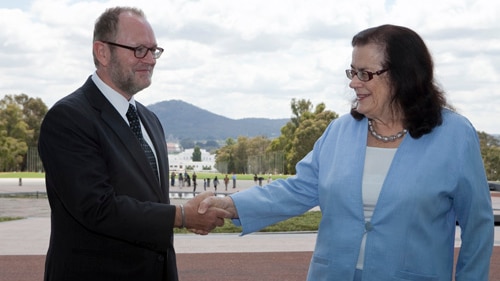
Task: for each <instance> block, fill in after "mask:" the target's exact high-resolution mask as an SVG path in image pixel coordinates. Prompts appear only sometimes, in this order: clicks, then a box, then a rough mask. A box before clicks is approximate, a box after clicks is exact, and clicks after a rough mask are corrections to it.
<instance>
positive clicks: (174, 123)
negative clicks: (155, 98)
mask: <svg viewBox="0 0 500 281" xmlns="http://www.w3.org/2000/svg"><path fill="white" fill-rule="evenodd" d="M147 107H148V108H149V109H150V110H151V111H153V112H154V113H155V114H156V115H157V116H158V119H159V120H160V122H161V123H162V125H163V130H164V131H165V136H166V137H174V138H177V139H193V140H225V139H227V138H234V139H236V138H238V137H239V136H246V137H256V136H265V137H268V138H276V137H278V136H279V135H280V134H281V128H282V127H283V126H284V125H285V124H286V123H287V122H288V121H289V120H290V119H289V118H282V119H269V118H242V119H231V118H228V117H224V116H222V115H218V114H215V113H212V112H210V111H208V110H206V109H203V108H200V107H197V106H195V105H192V104H190V103H187V102H184V101H182V100H167V101H161V102H157V103H154V104H151V105H148V106H147Z"/></svg>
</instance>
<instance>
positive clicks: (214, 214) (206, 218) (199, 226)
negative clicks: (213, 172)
mask: <svg viewBox="0 0 500 281" xmlns="http://www.w3.org/2000/svg"><path fill="white" fill-rule="evenodd" d="M207 198H216V197H214V193H213V192H211V191H206V192H203V193H201V194H199V195H197V196H196V197H195V198H193V199H191V200H189V201H188V202H187V203H186V204H185V205H184V214H185V224H186V225H185V227H186V228H187V229H189V230H190V231H192V232H194V233H197V234H201V235H207V234H208V233H209V232H210V231H212V230H213V229H214V228H216V227H217V226H223V225H224V218H231V215H232V214H231V213H230V212H228V211H226V210H224V209H222V208H218V207H216V206H214V207H213V208H209V209H207V210H206V211H205V212H203V213H200V212H198V209H199V205H200V203H201V202H202V201H203V200H204V199H207Z"/></svg>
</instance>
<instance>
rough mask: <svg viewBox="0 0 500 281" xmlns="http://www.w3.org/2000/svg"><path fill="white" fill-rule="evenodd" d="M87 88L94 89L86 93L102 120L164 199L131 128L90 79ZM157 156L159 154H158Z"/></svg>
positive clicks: (150, 184) (151, 185)
mask: <svg viewBox="0 0 500 281" xmlns="http://www.w3.org/2000/svg"><path fill="white" fill-rule="evenodd" d="M89 84H91V85H89ZM86 86H92V87H93V89H91V90H89V91H86V96H87V98H88V100H89V102H90V104H91V105H92V106H93V107H94V108H96V109H97V110H98V111H99V112H100V113H101V118H102V120H103V121H104V122H105V123H106V124H107V125H108V126H109V128H110V129H111V130H113V131H114V133H115V134H116V135H117V136H118V138H119V139H120V140H121V141H122V143H123V146H124V147H125V148H126V150H127V152H128V153H130V154H131V155H132V158H133V159H134V160H135V161H136V162H137V166H138V167H139V169H140V173H142V174H143V175H144V177H145V178H146V179H147V181H148V183H149V186H150V187H151V188H152V189H154V191H155V192H156V193H157V195H158V197H159V198H162V199H163V198H164V194H163V192H162V190H161V189H160V186H159V183H158V180H157V179H156V176H155V175H154V172H153V169H152V168H151V166H150V165H149V161H148V160H147V158H146V155H145V154H144V151H143V149H142V147H141V145H140V144H139V141H138V140H137V138H136V137H135V135H134V134H133V133H132V131H131V130H130V127H129V126H128V125H127V124H126V122H125V121H124V120H123V118H122V117H121V116H120V114H119V113H118V112H117V111H116V109H115V108H114V107H113V105H112V104H111V103H110V102H109V101H108V100H107V99H106V97H104V95H103V94H102V93H101V92H100V91H99V89H98V88H97V86H95V84H94V83H93V82H92V80H91V79H90V78H89V80H87V82H86ZM148 133H149V131H148ZM154 146H155V147H156V146H157V144H155V145H154ZM156 151H158V150H156ZM157 154H159V153H158V152H157ZM160 168H161V166H160ZM162 181H163V180H162Z"/></svg>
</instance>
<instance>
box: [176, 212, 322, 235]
mask: <svg viewBox="0 0 500 281" xmlns="http://www.w3.org/2000/svg"><path fill="white" fill-rule="evenodd" d="M320 220H321V212H319V211H311V212H306V213H305V214H303V215H301V216H298V217H293V218H290V219H288V220H285V221H282V222H279V223H277V224H274V225H271V226H268V227H266V228H264V229H262V230H260V231H259V232H287V231H317V230H318V226H319V221H320ZM240 232H241V227H239V226H235V225H234V224H233V223H232V221H231V220H228V219H226V220H225V222H224V226H222V227H217V228H215V229H214V230H213V231H212V233H240ZM174 233H190V232H189V231H188V230H186V229H178V228H176V229H174Z"/></svg>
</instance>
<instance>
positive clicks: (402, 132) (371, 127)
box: [368, 119, 408, 142]
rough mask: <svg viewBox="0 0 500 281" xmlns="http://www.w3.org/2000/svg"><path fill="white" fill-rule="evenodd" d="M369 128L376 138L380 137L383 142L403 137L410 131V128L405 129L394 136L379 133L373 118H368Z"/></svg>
mask: <svg viewBox="0 0 500 281" xmlns="http://www.w3.org/2000/svg"><path fill="white" fill-rule="evenodd" d="M368 130H369V131H370V134H372V136H374V137H375V138H376V139H378V140H380V141H383V142H393V141H395V140H397V139H399V138H402V137H403V136H404V135H406V133H408V130H406V129H403V130H402V131H401V132H398V133H397V134H395V135H392V136H382V135H380V134H379V133H377V132H376V131H375V129H374V128H373V124H372V120H371V119H368Z"/></svg>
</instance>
